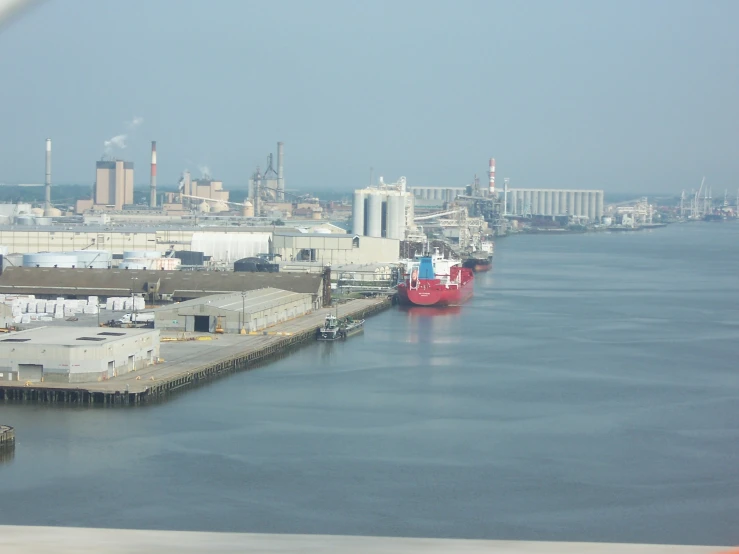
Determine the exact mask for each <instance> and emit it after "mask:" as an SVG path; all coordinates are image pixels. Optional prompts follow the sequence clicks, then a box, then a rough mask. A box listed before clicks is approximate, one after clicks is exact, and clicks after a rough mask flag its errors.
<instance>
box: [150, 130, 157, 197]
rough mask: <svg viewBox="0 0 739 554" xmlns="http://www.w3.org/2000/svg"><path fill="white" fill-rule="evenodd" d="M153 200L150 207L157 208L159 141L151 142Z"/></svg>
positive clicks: (151, 190) (151, 189) (151, 188)
mask: <svg viewBox="0 0 739 554" xmlns="http://www.w3.org/2000/svg"><path fill="white" fill-rule="evenodd" d="M150 192H151V198H150V199H149V206H151V207H152V208H156V206H157V141H155V140H152V141H151V182H150Z"/></svg>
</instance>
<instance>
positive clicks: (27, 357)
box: [0, 327, 159, 383]
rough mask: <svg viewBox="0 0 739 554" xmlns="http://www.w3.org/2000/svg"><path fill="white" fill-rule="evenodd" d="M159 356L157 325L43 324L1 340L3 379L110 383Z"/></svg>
mask: <svg viewBox="0 0 739 554" xmlns="http://www.w3.org/2000/svg"><path fill="white" fill-rule="evenodd" d="M158 357H159V331H157V330H154V329H110V330H106V329H104V328H100V327H54V328H50V327H37V328H36V329H29V330H27V331H19V332H17V333H11V334H9V335H6V336H5V337H4V338H2V339H0V381H22V382H32V383H33V382H39V381H44V382H51V383H86V382H94V381H105V380H107V379H110V378H112V377H116V376H117V375H121V374H123V373H128V372H129V371H135V370H137V369H141V368H144V367H146V366H148V365H151V364H153V363H155V361H156V359H157V358H158Z"/></svg>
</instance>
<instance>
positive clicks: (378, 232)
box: [365, 191, 382, 237]
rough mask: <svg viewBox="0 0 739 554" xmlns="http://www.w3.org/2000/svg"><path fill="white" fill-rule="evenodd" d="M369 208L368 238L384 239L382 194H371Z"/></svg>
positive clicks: (367, 216)
mask: <svg viewBox="0 0 739 554" xmlns="http://www.w3.org/2000/svg"><path fill="white" fill-rule="evenodd" d="M367 208H368V209H367V212H368V213H367V214H365V217H366V218H367V236H369V237H382V194H380V193H378V192H374V191H373V192H370V193H369V202H367Z"/></svg>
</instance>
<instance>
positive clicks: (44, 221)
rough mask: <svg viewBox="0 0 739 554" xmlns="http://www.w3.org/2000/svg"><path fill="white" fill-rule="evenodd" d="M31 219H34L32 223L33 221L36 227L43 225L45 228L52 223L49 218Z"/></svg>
mask: <svg viewBox="0 0 739 554" xmlns="http://www.w3.org/2000/svg"><path fill="white" fill-rule="evenodd" d="M33 219H34V221H33V222H34V223H35V224H36V225H43V226H47V225H51V223H52V221H51V218H50V217H34V218H33Z"/></svg>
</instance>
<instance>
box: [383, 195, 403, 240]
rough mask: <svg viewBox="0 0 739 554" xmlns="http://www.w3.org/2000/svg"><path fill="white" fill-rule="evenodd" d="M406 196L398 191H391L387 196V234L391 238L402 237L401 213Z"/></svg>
mask: <svg viewBox="0 0 739 554" xmlns="http://www.w3.org/2000/svg"><path fill="white" fill-rule="evenodd" d="M403 200H404V198H403V197H402V196H400V195H399V194H398V193H390V194H388V197H387V217H386V220H385V222H386V224H387V232H386V233H385V236H386V237H387V238H389V239H399V238H401V237H400V228H399V223H400V215H401V211H402V210H403Z"/></svg>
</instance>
